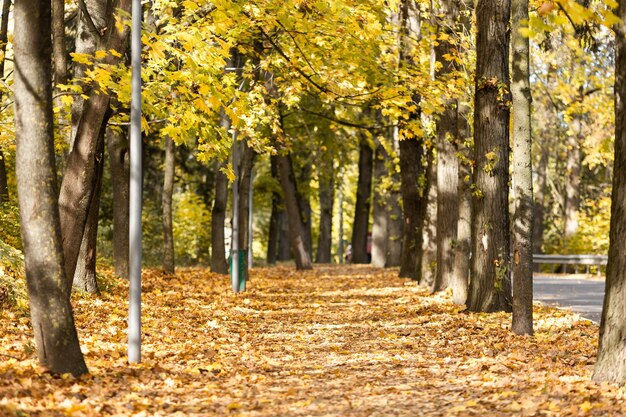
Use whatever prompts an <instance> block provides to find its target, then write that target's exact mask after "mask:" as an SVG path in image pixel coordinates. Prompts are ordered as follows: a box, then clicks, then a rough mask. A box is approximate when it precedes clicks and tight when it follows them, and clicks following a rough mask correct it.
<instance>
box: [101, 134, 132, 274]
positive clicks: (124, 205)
mask: <svg viewBox="0 0 626 417" xmlns="http://www.w3.org/2000/svg"><path fill="white" fill-rule="evenodd" d="M106 135H107V149H108V151H109V169H110V170H111V189H112V191H113V264H114V266H115V275H117V276H118V277H121V278H128V237H129V236H128V230H129V229H128V227H129V224H128V221H129V212H128V211H129V205H128V199H129V198H130V189H129V186H130V159H129V152H128V151H129V149H128V137H127V131H126V129H124V130H122V131H121V132H118V131H115V130H112V129H108V130H107V133H106Z"/></svg>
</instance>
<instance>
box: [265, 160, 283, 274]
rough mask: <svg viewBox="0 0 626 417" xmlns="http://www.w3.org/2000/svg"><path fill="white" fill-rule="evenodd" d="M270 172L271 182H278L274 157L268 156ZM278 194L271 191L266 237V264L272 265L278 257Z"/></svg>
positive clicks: (276, 191)
mask: <svg viewBox="0 0 626 417" xmlns="http://www.w3.org/2000/svg"><path fill="white" fill-rule="evenodd" d="M270 172H271V174H272V180H278V166H277V164H276V157H275V156H270ZM279 202H280V193H279V192H278V190H276V189H273V190H272V212H271V214H270V227H269V232H268V237H267V258H266V259H267V264H268V265H273V264H275V263H276V258H277V255H278V236H279V228H280V223H279V221H280V216H279V207H278V204H279Z"/></svg>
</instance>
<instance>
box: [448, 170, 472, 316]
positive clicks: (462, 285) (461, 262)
mask: <svg viewBox="0 0 626 417" xmlns="http://www.w3.org/2000/svg"><path fill="white" fill-rule="evenodd" d="M470 177H471V169H470V167H469V165H468V164H467V163H462V164H459V180H458V184H457V186H458V191H457V193H458V196H459V221H458V226H457V233H456V246H455V248H454V252H455V253H454V273H453V274H452V282H451V286H452V301H454V303H455V304H459V305H465V302H466V300H467V287H468V284H469V270H470V239H471V235H472V226H471V213H472V208H471V206H472V195H471V193H470V184H469V178H470ZM466 179H467V180H466Z"/></svg>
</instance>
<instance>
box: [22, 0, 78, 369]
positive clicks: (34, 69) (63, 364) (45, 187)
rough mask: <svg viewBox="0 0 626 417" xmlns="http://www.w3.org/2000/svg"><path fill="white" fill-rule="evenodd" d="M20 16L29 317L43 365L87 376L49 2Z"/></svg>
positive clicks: (31, 5) (27, 4)
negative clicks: (69, 254)
mask: <svg viewBox="0 0 626 417" xmlns="http://www.w3.org/2000/svg"><path fill="white" fill-rule="evenodd" d="M13 17H14V22H15V23H14V24H15V38H14V50H15V90H14V92H15V122H16V138H17V151H16V167H17V184H18V197H19V206H20V218H21V226H22V237H23V244H24V260H25V265H26V280H27V285H28V294H29V301H30V318H31V323H32V326H33V330H34V334H35V343H36V346H37V355H38V357H39V362H40V363H41V365H42V366H44V367H46V368H47V369H48V370H49V371H50V372H52V373H71V374H73V375H75V376H78V375H81V374H85V373H87V372H88V371H87V366H86V365H85V360H84V358H83V354H82V352H81V351H80V346H79V343H78V335H77V333H76V327H75V326H74V318H73V314H72V306H71V304H70V301H69V297H68V296H67V294H69V292H70V288H69V287H70V280H68V279H67V277H66V276H65V268H64V264H63V251H62V246H61V233H60V221H59V207H58V205H57V193H56V191H57V185H56V184H57V182H56V169H55V166H54V165H55V163H54V132H53V125H54V120H53V114H52V86H51V80H52V38H51V35H52V34H51V20H52V12H51V9H50V2H46V1H43V0H17V1H16V3H15V10H14V13H13ZM33 28H36V29H37V30H33ZM81 236H82V233H81Z"/></svg>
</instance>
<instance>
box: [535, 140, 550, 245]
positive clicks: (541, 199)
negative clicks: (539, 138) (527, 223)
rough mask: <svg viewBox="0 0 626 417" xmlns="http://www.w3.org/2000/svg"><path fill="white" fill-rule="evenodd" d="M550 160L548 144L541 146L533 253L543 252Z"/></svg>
mask: <svg viewBox="0 0 626 417" xmlns="http://www.w3.org/2000/svg"><path fill="white" fill-rule="evenodd" d="M548 160H549V153H548V147H547V146H541V156H540V158H539V166H538V167H537V188H536V189H535V202H534V205H533V209H534V215H533V253H543V249H542V247H543V219H544V216H545V206H544V204H545V200H546V190H547V183H548Z"/></svg>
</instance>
